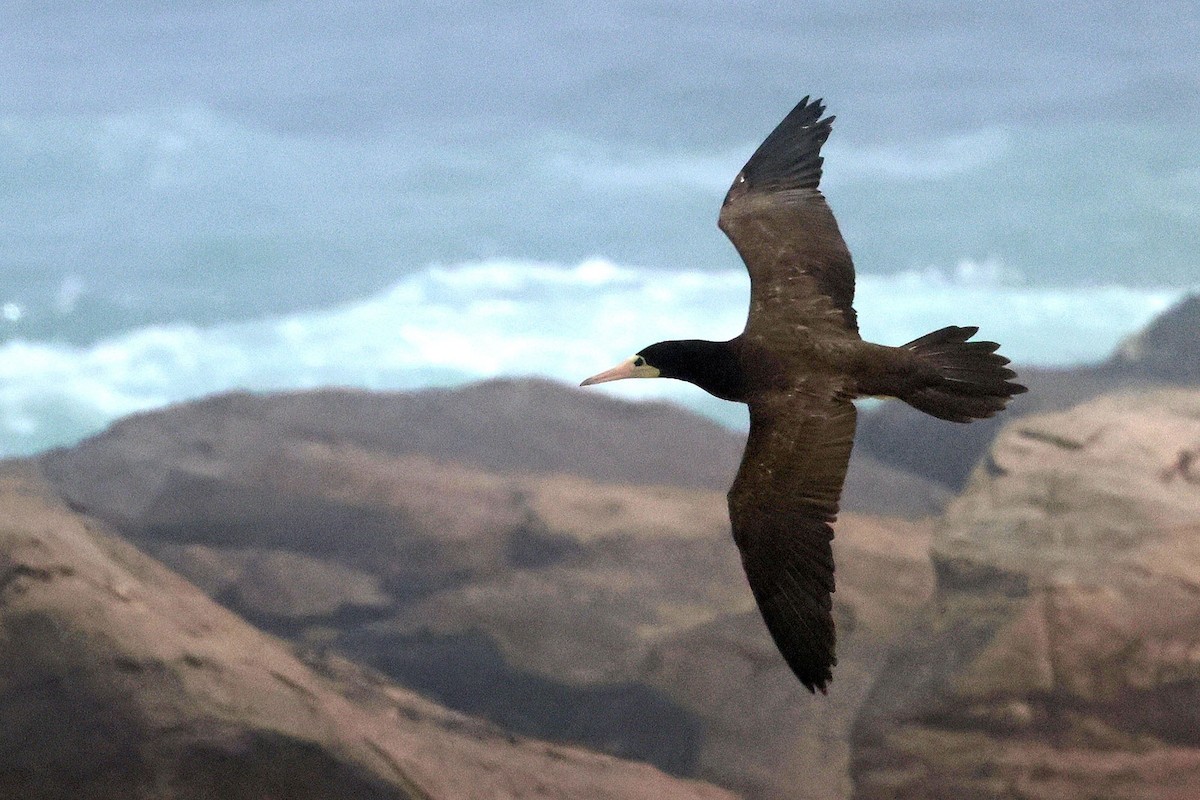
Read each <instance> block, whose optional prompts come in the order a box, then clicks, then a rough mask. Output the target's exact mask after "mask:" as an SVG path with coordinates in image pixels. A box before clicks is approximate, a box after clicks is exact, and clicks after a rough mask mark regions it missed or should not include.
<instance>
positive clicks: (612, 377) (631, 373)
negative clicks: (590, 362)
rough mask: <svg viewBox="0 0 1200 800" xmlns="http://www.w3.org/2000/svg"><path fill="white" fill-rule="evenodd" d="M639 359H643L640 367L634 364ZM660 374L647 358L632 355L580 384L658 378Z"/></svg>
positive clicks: (587, 384)
mask: <svg viewBox="0 0 1200 800" xmlns="http://www.w3.org/2000/svg"><path fill="white" fill-rule="evenodd" d="M639 360H641V361H642V365H641V366H640V367H637V366H634V364H635V362H637V361H639ZM658 375H659V372H658V370H657V369H655V368H654V367H652V366H650V365H649V364H647V363H645V359H639V358H638V356H630V357H629V358H627V359H625V360H624V361H622V362H621V363H620V364H617V365H616V366H615V367H613V368H612V369H607V370H605V371H604V372H601V373H600V374H599V375H593V376H592V377H590V378H588V379H587V380H586V381H584V382H583V383H581V384H579V385H580V386H591V385H592V384H593V383H607V382H608V381H619V380H621V379H623V378H657V377H658Z"/></svg>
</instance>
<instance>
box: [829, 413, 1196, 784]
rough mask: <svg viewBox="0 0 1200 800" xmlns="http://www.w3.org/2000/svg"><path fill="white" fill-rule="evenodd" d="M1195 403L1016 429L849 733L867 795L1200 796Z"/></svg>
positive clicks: (941, 534) (937, 557) (941, 551)
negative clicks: (931, 594) (926, 600)
mask: <svg viewBox="0 0 1200 800" xmlns="http://www.w3.org/2000/svg"><path fill="white" fill-rule="evenodd" d="M1198 466H1200V393H1198V392H1194V391H1192V392H1189V391H1184V390H1165V391H1161V392H1156V393H1152V394H1144V395H1124V396H1109V397H1104V398H1100V399H1097V400H1094V401H1092V402H1089V403H1087V404H1084V405H1081V406H1078V407H1077V408H1074V409H1072V410H1070V411H1066V412H1061V413H1056V414H1046V415H1040V416H1036V417H1029V418H1025V419H1021V420H1019V421H1017V422H1015V423H1013V424H1011V425H1010V426H1008V427H1007V428H1006V429H1005V430H1004V432H1003V433H1002V434H1001V436H1000V437H999V439H998V440H997V441H996V443H995V444H994V446H993V448H992V450H991V453H990V456H989V457H988V459H987V460H986V461H985V463H984V464H982V465H981V466H980V467H979V468H978V469H977V470H976V472H975V474H974V476H973V478H972V481H971V484H970V486H969V487H968V490H967V491H966V493H965V494H964V495H963V496H962V497H960V498H959V499H958V500H956V501H955V502H954V503H952V505H951V506H950V508H949V509H948V511H947V513H946V515H945V517H944V518H943V519H942V520H941V522H940V523H939V525H938V530H937V534H936V537H935V541H934V547H933V561H934V567H935V570H936V574H937V591H936V594H935V598H934V600H933V602H932V604H931V605H930V606H929V607H928V608H927V609H926V610H925V611H924V612H923V613H922V614H920V615H919V616H918V618H917V619H918V621H917V624H916V626H915V629H914V630H913V632H912V634H911V635H910V636H906V637H905V638H904V639H903V644H902V645H901V646H900V647H899V648H898V650H897V651H896V653H895V654H894V655H893V657H892V658H891V659H890V661H889V663H888V665H887V667H886V669H885V670H884V673H883V675H882V676H881V677H880V679H879V681H878V682H877V683H876V685H875V687H874V688H873V690H872V692H871V696H870V697H869V698H868V700H867V702H866V703H865V704H864V706H863V711H862V713H861V714H860V716H859V719H858V721H857V723H856V726H855V733H854V741H853V746H854V759H853V766H852V771H853V776H854V780H855V794H854V796H855V797H856V798H860V799H861V800H868V799H870V800H875V799H876V798H879V799H880V800H882V798H889V799H890V798H914V800H915V798H923V799H924V798H1036V799H1041V798H1045V799H1046V800H1050V798H1055V800H1060V799H1061V800H1070V799H1073V798H1080V800H1083V798H1100V797H1102V798H1145V799H1146V800H1150V798H1180V800H1182V798H1194V797H1200V702H1197V701H1198V700H1200V469H1198V468H1197V467H1198Z"/></svg>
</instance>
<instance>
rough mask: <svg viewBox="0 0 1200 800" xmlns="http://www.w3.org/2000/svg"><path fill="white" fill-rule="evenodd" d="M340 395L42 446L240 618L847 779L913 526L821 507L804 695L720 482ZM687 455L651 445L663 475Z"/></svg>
mask: <svg viewBox="0 0 1200 800" xmlns="http://www.w3.org/2000/svg"><path fill="white" fill-rule="evenodd" d="M554 391H556V392H557V391H562V390H561V389H555V390H554ZM506 392H507V390H506ZM571 394H573V395H579V394H581V393H578V392H571ZM343 400H344V398H343V397H342V395H339V394H337V393H332V392H330V393H321V394H320V395H317V396H316V397H312V398H303V397H299V396H296V395H289V396H283V397H278V398H248V397H240V396H239V397H233V398H228V399H226V400H225V401H224V403H225V404H226V405H225V411H224V412H222V410H221V409H222V406H221V401H220V400H219V399H213V400H210V401H206V402H205V403H204V404H199V405H197V406H189V407H181V408H178V409H171V410H167V411H165V412H162V413H160V414H154V415H144V416H141V417H138V418H134V419H130V420H127V421H125V422H123V423H121V424H119V425H117V426H115V427H114V428H113V429H112V430H111V431H109V432H108V433H106V434H104V435H102V436H100V437H97V438H95V439H93V440H90V441H88V442H85V443H83V444H82V445H80V446H79V447H77V448H73V449H71V450H67V451H61V452H58V453H55V454H52V455H50V456H48V457H46V458H45V459H44V460H43V463H44V464H45V466H46V469H47V470H48V472H49V473H50V474H51V475H52V476H53V478H54V480H55V482H56V484H57V485H58V486H59V488H60V490H61V491H62V492H63V493H64V496H65V497H67V499H68V500H69V502H71V503H72V504H73V505H75V506H76V507H79V508H83V509H86V510H87V511H88V512H89V513H93V514H96V515H98V516H100V517H102V518H103V519H105V520H107V521H109V522H111V523H112V524H114V525H117V526H119V527H120V529H121V530H122V532H124V533H125V534H126V535H128V536H130V537H131V538H132V539H133V540H134V541H135V542H137V543H138V544H139V546H142V547H144V548H146V549H147V550H148V551H149V552H151V553H152V554H153V555H155V556H157V557H159V558H161V559H163V560H164V561H166V562H167V563H168V564H169V565H171V566H172V567H174V568H175V569H178V570H179V571H181V572H182V573H184V574H185V575H186V576H188V577H189V578H191V579H192V580H194V581H195V582H196V583H197V584H199V585H200V586H202V587H203V588H205V590H206V591H209V592H210V593H211V594H212V595H213V596H214V597H217V598H219V599H220V600H222V601H223V602H225V603H226V604H228V605H229V606H230V607H231V608H233V609H234V610H236V611H238V612H239V613H241V614H243V615H245V616H246V617H248V618H249V619H250V620H251V621H253V622H254V623H255V624H258V625H260V626H262V627H265V628H267V629H268V630H270V631H272V632H274V633H277V634H280V635H284V636H289V637H294V638H295V639H296V640H298V641H301V642H305V643H308V644H310V645H320V646H331V647H333V648H336V649H337V650H339V651H341V652H343V653H345V654H347V655H349V656H351V657H353V658H355V659H358V660H361V661H363V662H364V663H367V664H370V665H371V666H373V667H375V668H377V669H379V670H381V671H383V672H385V673H387V674H388V675H390V676H392V677H393V678H395V679H396V680H398V681H399V682H401V683H403V684H405V685H408V686H411V687H413V688H416V689H418V690H419V691H422V692H425V693H428V694H430V695H432V696H433V697H435V698H436V699H438V700H439V701H441V702H444V703H446V704H448V705H450V706H452V707H454V708H457V709H459V710H461V711H466V712H469V713H472V714H478V715H481V716H485V717H488V718H489V719H491V720H493V721H495V722H497V723H499V724H500V725H502V726H504V727H505V728H508V729H510V730H514V731H516V732H518V733H521V734H525V735H530V736H537V737H539V738H551V739H556V740H560V741H569V742H574V743H581V744H585V745H587V746H589V747H594V748H597V749H602V750H605V751H607V752H609V753H612V754H616V755H620V756H623V757H630V758H634V759H638V760H645V761H650V762H651V763H653V764H656V765H658V766H660V767H662V768H663V769H665V770H667V771H669V772H672V773H675V774H678V775H686V776H696V777H702V778H704V779H706V780H712V781H715V782H718V783H720V784H722V785H725V786H729V787H732V788H735V789H736V790H738V791H741V792H745V793H746V794H748V795H750V796H753V797H760V798H789V800H792V799H794V798H812V799H815V798H823V799H824V798H843V797H845V796H846V794H847V792H848V791H849V780H848V776H847V763H848V757H849V754H848V749H847V744H846V741H847V735H848V731H849V725H850V721H851V719H852V718H853V715H854V713H855V712H856V709H857V707H858V704H859V703H860V702H861V699H862V697H863V696H864V695H865V693H866V691H867V689H868V686H869V685H870V682H871V680H872V679H873V676H874V674H875V673H876V671H877V669H878V667H879V666H880V663H881V656H880V653H882V652H884V651H885V649H886V647H887V645H888V643H889V642H890V641H891V640H892V637H894V636H895V635H896V631H897V630H898V629H899V627H900V622H901V620H902V619H903V618H904V616H905V615H906V614H907V613H908V611H909V610H910V609H912V608H914V607H915V606H916V605H917V604H919V603H921V602H922V601H923V600H924V599H925V598H926V597H927V596H928V593H929V591H930V589H931V586H932V573H931V571H930V569H929V565H928V560H927V555H926V552H927V546H928V541H929V536H930V527H929V525H928V524H927V523H923V522H910V521H903V520H877V519H870V518H864V517H857V516H854V515H847V516H846V518H845V519H844V520H842V521H841V522H840V523H839V527H838V538H837V540H836V541H835V545H834V546H835V552H836V556H837V558H838V565H839V566H838V570H839V572H838V576H839V584H838V592H837V594H836V596H835V603H836V605H835V613H836V615H837V619H838V622H839V626H840V637H841V638H840V650H839V653H840V663H839V666H838V669H837V673H836V675H835V683H834V688H833V690H832V691H831V693H830V696H829V697H816V698H814V697H812V696H810V695H809V694H808V693H807V691H805V690H804V689H803V687H802V686H800V684H799V683H798V682H797V681H796V680H795V678H794V677H793V676H792V675H791V673H790V672H789V671H788V669H787V667H786V665H785V664H784V662H783V660H782V659H781V658H780V657H779V655H778V653H777V651H776V650H775V647H774V645H773V644H772V642H771V641H770V638H769V636H768V635H767V633H766V630H765V628H764V626H763V624H762V622H761V619H760V618H759V616H758V613H757V611H756V610H755V609H754V606H753V600H752V597H751V595H750V592H749V589H748V587H747V586H746V582H745V577H744V575H743V573H742V570H741V566H740V564H739V562H738V556H737V551H736V548H735V547H734V546H733V543H732V541H731V537H730V534H729V528H728V517H727V513H726V509H725V499H724V492H723V490H712V489H706V488H691V487H687V486H680V485H678V484H677V485H661V484H658V485H640V486H639V485H630V484H628V483H613V482H601V481H597V480H595V479H594V478H593V477H587V476H583V475H580V474H579V473H580V472H584V471H585V470H583V469H580V470H578V471H576V472H575V474H564V473H561V472H560V473H544V472H542V473H537V472H534V471H532V470H531V469H529V468H526V469H519V470H518V469H506V470H499V469H497V468H495V467H487V468H485V467H483V466H481V464H480V460H478V459H473V460H472V465H470V466H466V465H463V464H454V463H448V462H447V461H445V460H444V459H443V458H438V459H434V458H431V457H429V456H426V455H421V454H416V453H413V452H412V449H411V448H410V447H408V446H405V445H402V444H396V443H397V442H402V441H403V438H404V431H403V429H401V428H397V427H390V424H385V422H386V421H387V420H392V421H393V422H394V421H395V420H396V419H397V417H396V413H395V412H394V411H392V412H388V413H387V414H383V413H382V412H375V413H376V416H374V417H373V416H371V413H368V409H369V407H370V405H371V403H379V404H380V408H387V405H386V403H383V402H382V400H379V399H378V398H376V399H373V400H371V401H370V402H369V403H368V402H367V401H366V400H365V399H363V398H357V399H355V400H354V402H355V403H358V404H357V405H354V408H355V409H356V412H355V415H354V416H353V418H352V419H351V420H344V419H342V418H341V417H339V416H338V414H337V409H338V408H340V407H341V404H342V402H343ZM360 400H361V401H362V402H359V401H360ZM320 402H325V403H332V405H331V406H330V407H328V408H325V410H324V411H321V412H320V413H316V412H315V410H314V409H316V408H317V407H319V405H320ZM553 402H556V401H554V400H553V397H552V398H551V399H550V400H548V401H547V402H545V403H541V404H540V405H543V406H547V407H548V406H549V405H551V404H552V403H553ZM588 402H589V403H590V401H588ZM605 402H606V403H607V402H608V401H605ZM276 403H278V404H279V407H278V408H277V407H275V404H276ZM535 405H537V404H536V403H535ZM301 407H304V408H308V409H309V411H312V412H313V415H312V417H311V418H309V417H306V416H305V415H302V414H300V413H299V412H298V411H297V410H296V409H297V408H301ZM564 408H574V407H571V406H569V404H568V405H567V406H564ZM248 409H252V411H251V410H248ZM602 411H604V413H607V411H605V410H604V409H602ZM538 413H541V412H538V411H537V410H536V409H530V410H529V412H528V414H523V413H521V412H519V411H513V412H512V414H511V416H512V417H513V418H524V417H526V416H528V417H536V416H537V414H538ZM580 413H581V412H580V410H579V409H578V408H574V410H573V411H570V412H568V411H563V412H562V414H563V418H564V419H566V418H571V415H572V414H575V415H579V414H580ZM675 413H678V412H675ZM583 415H584V416H585V417H586V416H587V414H586V413H584V414H583ZM634 416H635V417H636V416H637V415H636V414H635V415H634ZM283 418H287V419H288V420H289V421H288V422H287V424H286V425H285V424H281V423H280V422H279V420H280V419H283ZM606 420H607V418H606ZM334 421H336V424H335V422H334ZM397 424H398V423H397ZM497 424H498V423H497ZM638 424H639V425H651V423H650V422H645V423H638ZM428 425H429V426H430V427H438V426H439V425H441V423H433V422H428ZM349 427H353V428H354V432H349V433H348V432H347V431H348V429H349ZM611 428H612V426H610V425H608V424H607V423H606V424H604V425H599V424H597V423H596V422H595V420H592V421H586V420H585V421H583V422H580V423H579V424H578V429H579V430H582V431H587V430H594V431H608V430H610V429H611ZM447 430H449V429H447ZM373 431H384V432H385V433H383V434H381V435H380V436H378V437H377V438H371V436H370V433H371V432H373ZM446 435H449V433H447V434H446ZM659 435H660V434H659V433H657V432H656V433H653V434H652V436H651V438H652V439H655V438H656V437H658V436H659ZM494 436H495V437H496V438H498V439H505V440H506V441H507V440H508V434H504V433H502V432H497V433H495V434H494ZM591 445H592V446H597V447H610V446H615V443H613V442H607V443H605V442H591ZM539 446H540V445H539ZM629 446H630V447H634V446H635V445H633V444H630V445H629ZM637 446H639V447H640V446H643V445H637ZM442 447H444V448H445V447H448V445H446V444H445V443H443V444H442ZM672 448H674V449H672ZM468 451H469V448H468V447H466V446H465V445H464V446H463V449H462V450H461V451H459V455H460V457H462V458H464V459H465V458H467V455H466V453H468ZM705 452H706V451H704V450H697V451H696V453H695V454H693V455H692V456H690V457H688V456H686V454H685V453H686V451H685V450H684V449H683V446H682V444H681V443H680V441H679V440H675V441H674V442H673V444H671V445H670V446H669V447H667V446H666V445H664V446H663V449H662V452H660V453H658V454H657V456H656V457H657V458H659V459H660V460H661V461H662V462H663V463H668V462H669V463H677V464H678V465H679V466H677V467H674V468H672V469H674V470H676V471H677V472H676V474H679V471H682V470H684V469H685V468H686V469H693V468H694V467H692V466H689V465H693V464H695V463H698V462H700V461H701V460H703V459H704V458H706V457H708V456H706V455H705ZM668 456H670V458H668ZM629 457H630V456H629V454H628V453H625V454H622V455H621V456H620V458H629ZM519 463H524V462H522V461H520V459H518V458H517V456H516V455H510V457H509V459H508V461H507V462H506V464H507V466H509V467H512V466H513V465H514V464H519ZM703 469H706V470H707V469H712V465H706V466H703Z"/></svg>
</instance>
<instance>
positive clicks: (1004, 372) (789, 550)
mask: <svg viewBox="0 0 1200 800" xmlns="http://www.w3.org/2000/svg"><path fill="white" fill-rule="evenodd" d="M824 112H825V106H824V105H823V103H822V101H821V100H816V101H814V102H809V99H808V98H807V97H805V98H804V99H803V100H801V101H800V103H799V104H798V105H797V106H796V107H795V108H794V109H792V111H791V113H789V114H788V115H787V116H786V117H785V118H784V120H783V122H781V123H779V125H778V127H776V128H775V130H774V131H772V132H771V134H770V135H769V136H768V137H767V138H766V140H764V141H763V143H762V144H761V145H760V146H759V148H758V149H757V150H756V151H755V152H754V155H752V156H751V157H750V160H749V161H747V162H746V166H744V167H743V168H742V171H741V172H739V173H738V174H737V177H736V178H734V180H733V185H732V186H731V187H730V189H729V192H728V194H726V195H725V202H724V204H723V205H722V206H721V213H720V217H719V220H718V226H719V227H720V228H721V230H722V231H724V232H725V234H726V235H727V236H728V237H729V239H730V240H731V241H732V242H733V246H734V247H735V248H736V249H737V251H738V253H739V254H740V255H741V257H742V260H743V261H744V262H745V263H746V268H747V270H749V272H750V313H749V316H748V318H747V320H746V327H745V330H743V331H742V333H741V334H740V335H739V336H737V337H736V338H734V339H732V340H730V341H727V342H709V341H703V340H698V339H690V340H684V341H667V342H658V343H656V344H652V345H650V346H649V347H647V348H645V349H643V350H642V351H641V352H639V353H637V354H636V355H634V356H631V357H630V358H628V359H626V360H625V361H623V362H621V363H620V364H618V365H617V366H616V367H613V368H612V369H610V370H607V371H605V372H601V373H600V374H598V375H594V376H593V377H591V378H588V379H587V380H585V381H584V382H583V383H582V384H581V385H583V386H588V385H590V384H595V383H603V382H605V381H615V380H620V379H622V378H676V379H679V380H683V381H688V382H689V383H692V384H695V385H696V386H699V387H700V388H701V389H704V390H705V391H707V392H709V393H710V394H712V395H715V396H716V397H719V398H721V399H723V400H731V401H735V402H740V403H745V404H747V405H748V406H749V407H750V433H749V436H748V438H747V441H746V449H745V452H744V454H743V456H742V463H741V466H740V467H739V469H738V473H737V477H736V478H735V479H734V481H733V486H732V487H731V488H730V490H729V518H730V522H731V523H732V528H733V538H734V541H735V542H736V543H737V546H738V549H739V551H740V552H741V556H742V565H743V566H744V567H745V570H746V577H747V579H748V581H749V583H750V589H751V591H752V592H753V593H754V598H755V600H756V601H757V603H758V608H759V611H760V612H761V613H762V617H763V620H764V621H765V622H766V625H767V629H768V630H769V631H770V633H771V636H772V637H773V638H774V640H775V644H776V645H777V646H778V647H779V650H780V652H781V653H782V654H783V657H784V659H786V661H787V663H788V666H790V667H791V669H792V671H793V672H794V673H795V674H796V677H797V678H799V679H800V682H801V683H803V684H804V685H805V686H806V687H808V689H809V690H810V691H814V692H815V691H816V690H817V689H820V690H821V691H822V692H823V693H824V692H826V691H827V686H828V683H829V681H830V680H831V679H832V677H833V672H832V668H833V666H834V665H835V664H836V663H837V659H836V656H835V654H834V643H835V638H836V637H835V631H834V623H833V616H832V613H831V610H832V601H831V597H830V594H831V592H833V590H834V578H833V571H834V569H833V551H832V547H831V542H832V540H833V529H832V527H830V523H832V522H833V521H834V520H835V519H836V516H837V511H838V501H839V498H840V496H841V492H842V483H843V481H844V480H845V477H846V468H847V466H848V464H849V460H850V449H851V447H852V446H853V444H854V427H855V419H856V412H855V407H854V403H853V402H852V401H853V400H854V399H855V398H857V397H866V396H872V397H898V398H900V399H901V400H903V401H905V402H906V403H908V404H909V405H911V406H913V407H914V408H917V409H920V410H921V411H924V412H925V413H927V414H932V415H933V416H935V417H939V418H941V419H944V420H949V421H951V422H970V421H971V420H975V419H984V418H986V417H990V416H992V415H993V414H995V413H996V412H998V411H1000V410H1002V409H1003V408H1004V407H1005V405H1006V404H1007V403H1008V401H1009V400H1010V399H1012V397H1013V396H1014V395H1017V394H1020V393H1021V392H1024V391H1025V387H1024V386H1021V385H1020V384H1017V383H1014V382H1012V380H1011V379H1012V378H1015V377H1016V373H1015V372H1013V371H1012V370H1011V369H1008V368H1007V367H1006V366H1005V365H1006V364H1008V363H1009V362H1008V359H1007V358H1004V357H1003V356H1001V355H999V354H998V353H997V352H996V350H997V349H999V345H998V344H996V343H995V342H984V341H969V340H970V338H971V337H972V336H974V335H975V334H976V333H977V332H978V330H979V329H978V328H974V327H957V326H951V327H947V328H942V329H941V330H937V331H934V332H933V333H929V334H926V335H925V336H922V337H921V338H919V339H915V340H913V341H911V342H909V343H908V344H905V345H902V346H900V347H888V346H886V345H881V344H874V343H872V342H868V341H864V340H863V338H862V337H861V336H860V335H859V333H858V321H857V316H856V314H855V311H854V306H853V302H854V263H853V262H852V261H851V258H850V251H849V249H847V247H846V243H845V241H843V240H842V235H841V233H840V232H839V230H838V225H837V221H836V220H835V219H834V217H833V212H832V211H830V209H829V206H828V204H827V203H826V202H825V198H824V196H823V195H822V194H821V192H820V190H819V189H818V184H819V183H820V180H821V166H822V163H823V159H822V157H821V146H822V145H823V144H824V143H825V140H826V139H828V138H829V133H830V131H831V130H832V124H833V119H834V118H833V117H831V116H830V117H824V118H822V114H824Z"/></svg>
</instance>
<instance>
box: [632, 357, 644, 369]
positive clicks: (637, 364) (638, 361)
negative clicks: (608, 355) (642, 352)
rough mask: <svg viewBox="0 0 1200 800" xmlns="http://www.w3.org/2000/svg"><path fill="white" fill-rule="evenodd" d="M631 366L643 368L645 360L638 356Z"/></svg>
mask: <svg viewBox="0 0 1200 800" xmlns="http://www.w3.org/2000/svg"><path fill="white" fill-rule="evenodd" d="M633 365H634V366H635V367H644V366H646V359H644V358H642V357H641V356H638V357H637V358H635V359H634V360H633Z"/></svg>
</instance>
